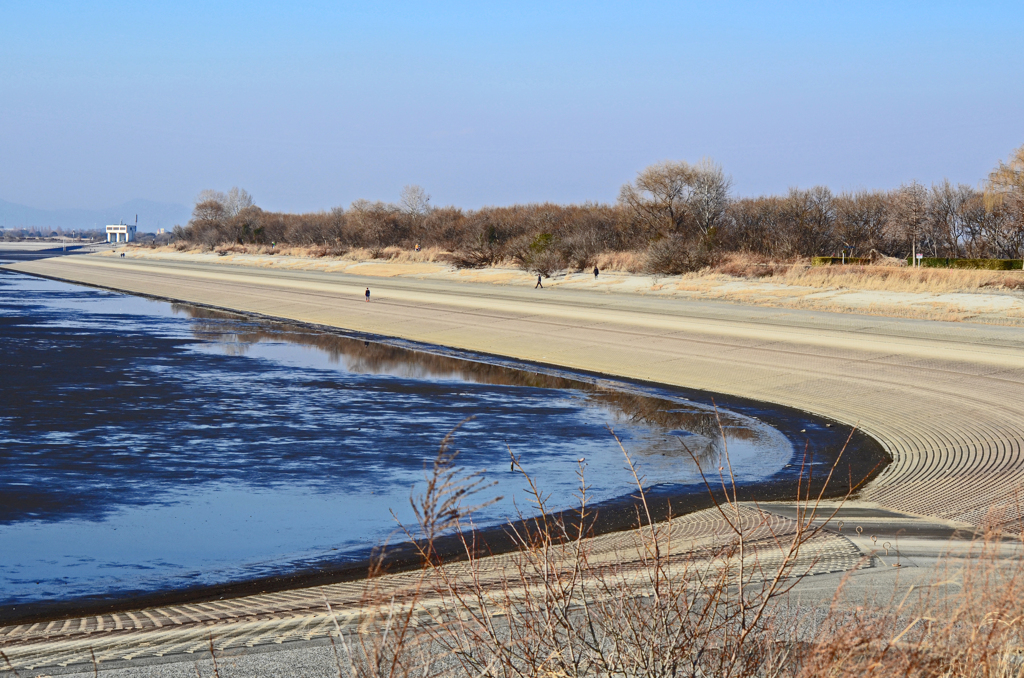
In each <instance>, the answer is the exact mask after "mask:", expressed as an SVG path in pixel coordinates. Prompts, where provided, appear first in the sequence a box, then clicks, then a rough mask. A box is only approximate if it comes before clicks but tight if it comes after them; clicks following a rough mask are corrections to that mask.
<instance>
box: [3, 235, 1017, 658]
mask: <svg viewBox="0 0 1024 678" xmlns="http://www.w3.org/2000/svg"><path fill="white" fill-rule="evenodd" d="M204 256H205V255H204ZM217 259H218V258H216V256H215V255H214V257H213V260H212V261H209V262H207V261H204V260H203V259H202V258H188V259H184V258H181V257H163V258H162V259H161V260H158V259H156V258H153V257H133V256H128V257H125V258H124V259H121V258H120V257H116V258H112V257H107V256H76V257H62V258H59V259H50V260H43V261H35V262H28V263H22V264H16V265H13V266H10V267H9V268H12V269H14V270H21V271H25V272H31V273H35V274H39V275H45V276H49V277H54V278H60V279H65V280H70V281H76V282H81V283H85V284H91V285H97V286H101V287H108V288H113V289H118V290H123V291H126V292H131V293H135V294H148V295H152V296H158V297H162V298H167V299H177V300H181V301H185V302H191V303H198V304H206V305H209V306H214V307H218V308H224V309H232V310H235V311H239V312H243V313H253V314H261V315H264V316H270V317H276V318H285V319H291V320H297V321H302V322H307V323H313V324H317V325H322V326H326V327H337V328H344V329H348V330H356V331H362V332H369V333H375V334H381V335H387V336H394V337H402V338H406V339H410V340H415V341H420V342H425V343H430V344H438V345H444V346H450V347H454V348H460V349H467V350H473V351H481V352H485V353H491V354H496V355H503V356H508V357H512V358H516V359H521V360H527V361H535V362H538V363H547V364H553V365H562V366H568V367H573V368H577V369H583V370H589V371H592V372H597V373H603V374H609V375H615V376H621V377H626V378H633V379H641V380H648V381H653V382H658V383H664V384H670V385H678V386H683V387H687V388H696V389H705V390H708V391H712V392H718V393H727V394H730V395H733V396H737V397H743V398H750V399H753V400H760V401H768V402H774V403H778V404H781V405H785V406H790V407H795V408H799V409H802V410H805V411H809V412H814V413H817V414H820V415H824V416H826V417H829V418H832V419H834V420H837V421H839V422H842V423H844V424H847V425H854V424H857V425H859V426H860V427H861V428H862V429H863V430H864V431H866V432H867V433H869V434H870V435H872V436H874V437H875V438H876V439H877V440H879V441H880V442H882V444H883V445H884V446H885V447H886V449H887V450H888V451H889V452H890V453H891V454H892V456H893V459H894V461H893V463H892V464H891V465H890V466H889V467H888V468H886V469H885V471H884V472H882V474H881V475H880V476H878V477H877V478H876V479H875V480H874V481H872V482H871V483H870V484H869V485H868V486H867V487H866V488H864V490H863V491H862V492H861V494H860V495H859V497H858V498H857V499H856V500H855V501H854V502H853V503H852V504H851V505H850V506H849V507H848V509H849V510H850V511H851V513H850V514H849V516H848V517H847V518H846V520H847V529H846V530H845V531H844V532H843V533H842V535H836V534H834V533H829V535H828V536H827V539H824V540H823V541H822V542H820V543H819V544H817V545H816V546H815V547H814V548H816V549H820V550H819V551H818V552H817V553H819V554H821V556H822V562H827V563H829V564H830V566H831V567H837V568H839V569H844V568H850V567H856V566H857V564H858V563H862V562H863V561H862V560H861V557H862V556H869V557H870V558H872V559H873V560H871V562H878V563H880V566H878V567H872V568H868V569H863V570H860V571H858V574H857V575H856V578H855V579H854V580H853V581H854V582H857V581H862V582H869V583H867V584H864V585H865V586H869V585H870V586H876V585H875V584H872V583H870V582H882V583H881V584H878V585H877V586H882V587H884V586H885V583H884V582H889V585H890V587H891V585H892V578H893V577H895V576H897V575H894V573H899V574H898V576H899V577H902V578H903V580H908V579H909V578H911V577H912V576H915V575H913V573H914V572H918V573H921V572H924V573H925V575H926V574H927V570H926V567H925V566H926V565H927V564H928V563H929V562H934V557H935V556H936V555H937V554H939V553H941V552H942V551H944V550H945V549H946V548H948V547H949V544H948V542H947V541H946V539H945V537H942V538H939V539H936V538H935V535H937V534H942V530H946V533H945V534H947V535H948V531H949V530H951V529H953V528H957V527H964V528H967V529H970V528H971V527H972V526H977V525H981V524H983V523H984V522H985V520H986V516H987V515H988V514H989V510H990V509H992V508H993V507H999V506H1008V507H1009V511H1010V512H1009V514H1006V515H1004V516H1003V519H1004V521H1005V522H1004V523H1003V525H1006V526H1011V525H1012V524H1013V520H1014V519H1016V518H1017V517H1018V516H1017V514H1016V512H1017V508H1016V507H1017V506H1019V504H1018V503H1015V501H1014V499H1015V493H1016V492H1018V491H1019V490H1020V489H1021V487H1022V486H1024V400H1022V399H1021V394H1022V393H1024V332H1022V331H1021V330H1019V329H1017V328H1013V327H998V326H994V325H985V324H978V323H969V322H961V323H950V322H934V321H921V320H907V319H901V318H892V317H868V316H865V315H854V314H842V313H827V312H821V311H811V310H799V309H792V308H785V309H783V308H768V307H766V306H755V305H749V304H738V303H734V304H722V303H715V302H709V301H705V300H701V299H698V298H695V295H693V294H692V293H687V292H686V291H685V290H668V291H663V289H659V290H656V289H644V285H650V286H651V287H653V286H654V283H653V282H652V281H643V280H641V279H640V278H639V277H627V276H608V277H606V278H603V279H599V281H598V282H597V283H595V282H594V281H593V280H592V276H580V277H579V278H574V277H572V276H570V278H569V279H568V280H565V281H556V283H558V284H555V285H551V286H549V288H548V289H546V290H544V291H541V290H533V289H532V284H531V280H530V279H529V278H527V277H526V276H525V274H523V273H521V272H514V271H509V272H496V271H483V272H461V273H456V272H450V271H447V270H434V271H433V272H431V271H430V270H427V269H425V268H416V269H412V270H406V271H404V272H403V273H402V274H400V275H395V274H393V273H394V269H393V268H386V269H381V268H379V265H378V264H372V263H371V264H359V263H354V262H353V263H351V264H349V263H337V262H331V263H328V262H323V263H322V264H321V263H320V262H315V261H311V262H308V263H307V262H301V261H300V262H296V261H288V262H286V263H281V262H280V260H279V261H274V262H273V263H272V265H268V266H266V267H265V268H254V267H252V266H239V265H235V266H226V265H223V264H224V261H223V260H227V257H223V258H219V259H221V261H218V260H217ZM228 261H230V260H228ZM233 263H236V264H238V263H244V262H239V261H237V260H236V261H234V262H233ZM254 263H259V261H257V262H254ZM314 264H317V265H322V266H324V269H323V270H314V269H312V268H310V267H311V266H313V265H314ZM330 266H344V269H340V268H339V269H335V270H329V267H330ZM374 266H377V267H378V268H374ZM342 271H343V272H342ZM382 273H383V274H384V275H382ZM388 273H391V274H390V275H387V274H388ZM500 276H508V277H506V278H503V279H501V280H500V282H501V283H503V284H490V283H493V282H494V281H495V278H497V277H500ZM617 277H618V278H620V279H619V280H618V281H617V280H616V278H617ZM509 283H523V284H509ZM365 285H372V286H373V295H374V296H373V299H374V302H373V303H370V304H367V303H365V301H364V300H363V298H362V291H363V287H364V286H365ZM630 285H632V286H633V289H632V290H631V291H632V292H633V293H610V294H608V293H604V292H605V291H612V292H614V291H616V290H627V291H630V290H629V289H628V287H629V286H630ZM617 286H618V287H617ZM995 315H997V316H998V314H997V313H996V314H995ZM762 508H764V509H767V510H768V511H769V512H770V513H771V514H772V515H774V516H777V517H778V519H779V520H783V519H784V518H785V516H787V515H789V514H791V512H792V506H791V505H787V504H784V503H780V504H768V505H762ZM672 526H673V527H672V529H673V532H676V531H677V530H678V531H679V539H678V540H675V539H674V541H673V544H684V545H685V544H687V543H691V542H694V541H695V540H699V539H706V538H708V536H709V535H711V534H713V533H715V530H716V529H717V528H716V527H715V525H714V524H713V521H709V520H707V518H706V516H705V517H702V516H701V515H700V514H693V515H692V516H686V517H683V518H681V519H679V520H678V521H673V523H672ZM855 526H857V527H863V528H864V529H863V534H860V533H858V532H853V531H851V528H852V527H855ZM629 534H630V533H621V534H620V535H618V536H615V537H614V538H611V536H609V538H608V539H606V540H605V541H604V542H602V544H603V545H602V546H599V547H595V548H597V550H598V551H599V552H600V553H601V554H604V557H615V554H621V553H622V552H623V551H624V550H628V548H629V545H628V544H627V543H626V542H624V541H621V540H628V539H629V538H630V537H629ZM887 534H889V535H893V537H892V538H893V539H894V540H895V539H899V544H900V548H901V555H902V559H903V560H902V564H903V566H904V567H903V569H901V570H894V569H893V568H890V567H889V566H888V564H887V560H886V558H887V557H888V556H886V555H885V554H883V553H882V551H881V550H880V549H881V544H883V543H884V537H885V535H887ZM878 535H881V536H882V537H883V539H882V540H880V541H878V543H877V544H876V543H875V541H874V540H869V536H876V537H877V536H878ZM896 535H902V536H896ZM598 539H604V538H602V537H599V538H598ZM930 559H931V560H930ZM918 567H920V569H915V568H918ZM839 576H841V575H834V577H839ZM916 576H919V577H920V576H922V575H921V574H918V575H916ZM830 577H833V575H831V574H822V575H820V576H819V577H815V578H813V579H812V580H810V581H809V586H810V589H808V595H810V594H811V591H812V590H818V591H819V593H820V592H822V591H823V593H820V595H823V596H824V598H825V600H826V601H827V600H828V598H829V597H830V596H831V595H832V593H833V592H834V591H835V586H836V585H837V583H838V579H837V578H833V579H830ZM357 593H358V589H357V588H353V587H350V586H348V585H333V586H331V587H322V588H320V589H308V590H305V591H295V592H287V593H282V594H272V595H271V594H268V595H265V596H253V597H250V598H243V599H238V600H235V601H230V604H229V602H228V601H222V603H220V604H218V605H217V606H213V605H210V606H207V607H209V608H210V609H209V610H207V609H206V608H205V607H204V608H202V611H201V612H200V611H197V609H199V606H185V607H182V608H181V609H180V610H179V608H178V607H174V606H169V607H166V608H160V609H155V610H150V611H149V613H150V615H149V616H147V620H148V621H135V622H131V620H129V619H128V618H127V617H125V615H123V614H108V615H100V616H95V617H89V618H83V619H80V620H74V621H69V622H68V623H66V624H64V627H62V628H65V627H66V628H67V629H68V631H67V632H66V633H65V632H64V631H61V633H60V634H58V635H59V636H60V638H61V639H60V640H54V639H53V638H50V637H49V636H46V635H45V634H42V635H40V633H42V632H40V631H38V630H32V629H31V628H29V627H25V628H8V629H0V638H3V637H4V635H5V634H6V636H7V638H11V639H14V640H13V642H17V643H19V647H18V653H19V655H18V656H19V657H20V658H22V659H18V661H23V662H24V663H23V664H22V665H28V664H29V663H31V662H32V661H35V660H34V659H33V657H50V656H51V655H52V653H53V652H54V651H55V650H56V649H60V650H61V651H62V652H66V653H67V654H66V655H64V656H66V657H69V658H70V657H76V658H77V659H76V660H81V661H88V652H89V651H91V649H90V648H93V647H98V646H97V643H98V642H100V641H101V640H102V642H103V643H107V644H108V645H109V648H107V647H106V646H105V645H104V646H102V647H101V650H102V652H103V653H109V654H110V656H123V655H124V654H125V653H126V652H127V651H128V650H127V649H126V648H128V647H130V648H131V652H138V653H139V654H138V656H144V655H145V654H152V653H155V652H157V651H159V652H175V651H177V652H181V651H182V650H180V649H177V650H176V649H174V648H180V647H183V646H185V645H189V643H201V642H203V640H204V638H205V637H206V634H207V633H208V631H207V629H208V627H207V626H205V624H207V623H211V622H210V620H213V619H215V620H217V623H218V624H221V626H220V628H221V629H222V631H223V633H225V634H228V635H230V634H235V635H231V639H230V642H231V643H271V642H281V639H288V638H290V637H293V635H294V634H295V632H296V631H295V629H299V628H301V629H303V633H304V634H306V633H307V632H308V635H309V636H310V637H313V636H316V635H320V636H322V635H324V634H326V633H327V632H329V631H330V629H331V628H332V624H333V621H332V620H331V619H330V618H329V617H327V616H326V615H325V613H324V611H323V600H324V597H328V598H330V599H331V600H332V601H333V602H334V603H336V604H337V605H338V607H342V606H344V605H345V604H346V602H345V601H349V603H351V601H353V600H355V599H356V598H357ZM353 605H354V604H353ZM350 612H351V616H348V615H349V613H350ZM257 615H258V616H259V617H258V620H257ZM345 615H346V616H345V617H344V618H343V619H342V623H344V624H346V625H348V624H353V625H356V624H358V623H359V616H358V609H357V608H356V607H354V606H353V607H351V608H345ZM140 618H141V617H140ZM254 620H256V621H254ZM128 623H135V624H136V626H135V627H134V628H135V629H136V630H137V632H136V633H135V635H134V636H133V635H131V634H129V635H125V636H117V637H114V636H109V641H108V640H104V638H107V637H106V636H104V637H103V638H99V637H98V636H97V635H96V634H97V633H100V632H102V631H103V629H109V628H112V627H115V626H116V628H122V627H123V625H125V624H128ZM169 625H174V626H173V628H175V629H178V630H175V631H174V632H173V633H172V632H171V631H167V630H166V629H167V627H168V626H169ZM188 634H192V635H188ZM182 643H184V645H182ZM5 651H6V650H5ZM97 653H98V654H99V651H97ZM118 653H120V654H118ZM8 654H9V655H10V654H11V653H10V652H8ZM102 656H106V654H103V655H102Z"/></svg>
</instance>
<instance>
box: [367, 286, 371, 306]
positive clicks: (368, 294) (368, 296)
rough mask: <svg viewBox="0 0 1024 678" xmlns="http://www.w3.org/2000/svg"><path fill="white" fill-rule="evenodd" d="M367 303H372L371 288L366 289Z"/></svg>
mask: <svg viewBox="0 0 1024 678" xmlns="http://www.w3.org/2000/svg"><path fill="white" fill-rule="evenodd" d="M366 303H370V288H369V287H367V288H366Z"/></svg>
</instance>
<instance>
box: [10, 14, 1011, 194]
mask: <svg viewBox="0 0 1024 678" xmlns="http://www.w3.org/2000/svg"><path fill="white" fill-rule="evenodd" d="M1021 36H1024V3H1022V2H1020V1H1019V0H1017V1H1016V2H1002V3H997V2H971V3H966V2H942V1H933V2H899V1H897V0H889V1H887V2H866V1H865V2H830V1H825V0H819V1H817V2H774V3H763V2H731V1H723V2H713V3H712V2H707V3H688V2H664V3H660V2H638V1H633V2H601V1H600V0H596V1H595V0H591V1H589V2H578V3H576V2H551V1H548V2H532V1H529V0H519V1H517V2H501V1H497V2H487V3H479V2H478V3H458V2H431V3H425V2H387V3H372V2H365V1H364V2H352V3H347V2H316V1H311V2H304V3H266V2H259V1H258V0H250V1H249V2H238V3H229V2H191V1H187V0H186V1H176V2H173V3H172V2H159V1H152V2H145V3H137V2H131V3H128V2H126V3H114V2H87V1H84V2H21V1H18V0H0V199H3V200H7V201H10V202H13V203H20V204H24V205H29V206H32V207H36V208H41V209H58V208H84V209H96V208H101V207H104V206H108V205H113V204H118V203H122V202H124V201H127V200H131V199H145V200H154V201H160V202H171V203H181V204H186V205H190V204H191V203H192V201H193V200H194V198H195V196H196V194H197V193H198V192H199V191H200V190H202V189H206V188H214V189H219V190H227V189H228V188H230V187H232V186H240V187H242V188H245V189H246V190H248V191H249V192H250V193H251V194H252V195H253V196H254V198H255V200H256V203H257V204H258V205H260V206H261V207H264V208H265V209H274V210H284V211H309V210H321V209H330V208H332V207H334V206H339V205H340V206H345V205H348V204H349V203H351V202H352V201H353V200H356V199H360V198H365V199H368V200H385V201H396V200H397V199H398V197H399V193H400V191H401V189H402V187H403V186H405V185H408V184H415V185H420V186H422V187H424V188H425V189H426V191H427V192H428V193H429V194H430V195H431V196H432V200H431V202H432V204H435V205H449V204H451V205H459V206H462V207H467V208H475V207H480V206H483V205H502V204H510V203H516V202H519V203H523V202H542V201H553V202H560V203H568V202H584V201H597V202H614V201H615V199H616V196H617V195H618V190H619V187H620V186H621V185H622V184H623V183H625V182H627V181H630V180H631V179H632V178H634V177H635V176H636V173H637V172H639V171H640V170H641V169H643V168H644V167H645V166H647V165H649V164H652V163H655V162H659V161H662V160H686V161H689V162H696V161H698V160H699V159H701V158H703V157H710V158H713V159H714V160H715V161H717V162H719V163H720V164H721V165H722V166H723V168H724V169H725V171H726V173H727V174H729V175H731V177H732V179H733V182H734V192H735V193H736V194H737V195H758V194H763V193H779V192H785V191H786V190H788V188H790V187H797V186H799V187H808V186H812V185H819V184H820V185H826V186H829V187H831V188H832V189H833V190H836V191H842V190H858V189H865V188H866V189H872V188H882V189H885V188H893V187H895V186H898V185H899V184H900V183H902V182H906V181H910V180H917V181H921V182H922V183H925V184H930V183H932V182H936V181H940V180H942V179H943V178H948V179H950V180H951V181H954V182H962V183H966V184H971V185H977V184H978V183H979V182H980V181H982V180H983V179H984V178H985V176H986V175H987V174H988V172H989V171H990V170H991V169H992V168H993V167H994V166H995V165H996V163H997V162H998V161H999V160H1000V159H1005V158H1007V157H1008V156H1009V154H1010V152H1011V151H1012V150H1013V149H1014V148H1017V147H1018V146H1021V145H1022V144H1024V57H1022V52H1021V49H1022V46H1024V39H1022V37H1021Z"/></svg>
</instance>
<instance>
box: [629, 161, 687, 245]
mask: <svg viewBox="0 0 1024 678" xmlns="http://www.w3.org/2000/svg"><path fill="white" fill-rule="evenodd" d="M696 175H697V168H695V167H693V166H692V165H690V164H689V163H687V162H670V161H665V162H661V163H658V164H657V165H651V166H650V167H647V168H645V169H644V170H643V171H641V172H640V174H638V175H637V177H636V181H635V182H633V183H629V184H626V185H625V186H623V187H622V189H621V190H620V191H619V203H620V204H621V205H623V206H624V207H626V208H627V209H628V210H629V211H630V212H632V214H633V216H634V218H635V219H637V220H638V221H641V222H643V223H645V224H646V225H647V226H648V227H649V228H651V229H653V230H656V231H663V230H668V231H670V232H679V231H682V230H684V227H685V224H686V221H687V217H689V216H690V209H689V208H690V197H691V195H692V193H693V186H694V183H695V182H696Z"/></svg>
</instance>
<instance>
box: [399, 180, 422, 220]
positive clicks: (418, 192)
mask: <svg viewBox="0 0 1024 678" xmlns="http://www.w3.org/2000/svg"><path fill="white" fill-rule="evenodd" d="M398 206H399V207H400V208H401V209H402V211H403V212H405V213H406V214H408V215H410V216H422V215H424V214H426V213H427V212H429V211H430V196H429V195H427V192H426V191H424V190H423V187H422V186H415V185H413V186H405V187H404V188H402V195H401V197H400V198H399V200H398Z"/></svg>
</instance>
